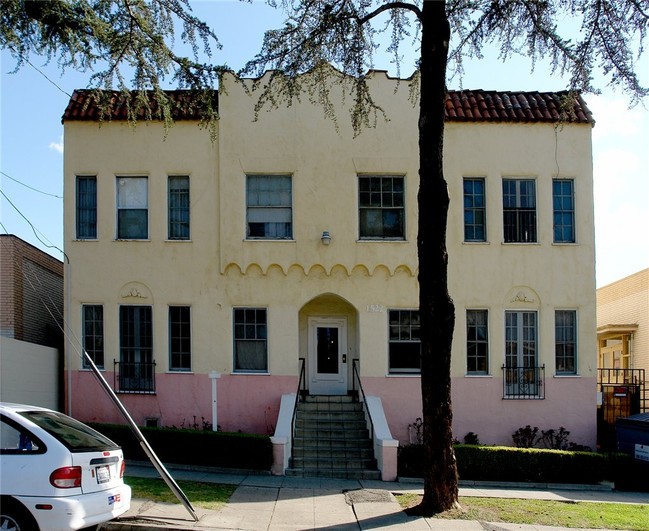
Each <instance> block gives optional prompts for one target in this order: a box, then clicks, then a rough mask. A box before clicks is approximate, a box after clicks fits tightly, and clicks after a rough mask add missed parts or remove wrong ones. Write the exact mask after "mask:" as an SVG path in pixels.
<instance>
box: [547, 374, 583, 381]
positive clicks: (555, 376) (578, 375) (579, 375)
mask: <svg viewBox="0 0 649 531" xmlns="http://www.w3.org/2000/svg"><path fill="white" fill-rule="evenodd" d="M552 378H558V379H559V380H562V379H566V380H570V379H575V378H581V374H553V375H552Z"/></svg>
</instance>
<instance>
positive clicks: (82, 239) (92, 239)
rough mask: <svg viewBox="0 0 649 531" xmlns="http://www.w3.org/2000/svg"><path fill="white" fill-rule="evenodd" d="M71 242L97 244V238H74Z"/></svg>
mask: <svg viewBox="0 0 649 531" xmlns="http://www.w3.org/2000/svg"><path fill="white" fill-rule="evenodd" d="M72 241H73V242H98V241H99V238H75V239H74V240H72Z"/></svg>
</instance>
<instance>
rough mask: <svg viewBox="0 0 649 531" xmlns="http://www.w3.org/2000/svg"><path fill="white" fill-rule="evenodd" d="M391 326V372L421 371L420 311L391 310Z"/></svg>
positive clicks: (389, 342) (389, 343)
mask: <svg viewBox="0 0 649 531" xmlns="http://www.w3.org/2000/svg"><path fill="white" fill-rule="evenodd" d="M389 326H390V332H389V341H388V350H389V353H388V357H389V367H388V370H389V372H390V373H419V372H421V335H420V323H419V311H418V310H390V313H389Z"/></svg>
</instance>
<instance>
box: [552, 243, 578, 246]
mask: <svg viewBox="0 0 649 531" xmlns="http://www.w3.org/2000/svg"><path fill="white" fill-rule="evenodd" d="M552 245H556V246H557V247H566V246H567V247H578V246H579V243H577V242H552Z"/></svg>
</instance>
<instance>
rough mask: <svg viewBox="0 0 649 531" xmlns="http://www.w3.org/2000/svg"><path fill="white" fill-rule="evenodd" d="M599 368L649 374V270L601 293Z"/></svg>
mask: <svg viewBox="0 0 649 531" xmlns="http://www.w3.org/2000/svg"><path fill="white" fill-rule="evenodd" d="M597 339H598V341H599V349H598V360H597V366H598V367H601V368H608V369H644V370H645V371H647V372H649V268H647V269H643V270H642V271H638V272H637V273H634V274H633V275H629V276H628V277H625V278H622V279H620V280H616V281H615V282H612V283H611V284H608V285H606V286H604V287H601V288H599V289H598V290H597Z"/></svg>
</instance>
